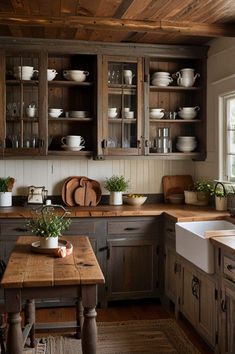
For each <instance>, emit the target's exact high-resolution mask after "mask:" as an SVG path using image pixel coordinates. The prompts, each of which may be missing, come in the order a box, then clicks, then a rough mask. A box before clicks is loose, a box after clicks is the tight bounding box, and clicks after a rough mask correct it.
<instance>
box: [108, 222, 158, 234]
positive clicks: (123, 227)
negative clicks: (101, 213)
mask: <svg viewBox="0 0 235 354" xmlns="http://www.w3.org/2000/svg"><path fill="white" fill-rule="evenodd" d="M107 232H108V235H135V234H144V233H148V234H150V233H151V234H154V233H157V232H159V230H158V223H157V222H155V221H153V220H139V221H134V220H133V221H123V220H121V221H120V220H119V221H108V223H107Z"/></svg>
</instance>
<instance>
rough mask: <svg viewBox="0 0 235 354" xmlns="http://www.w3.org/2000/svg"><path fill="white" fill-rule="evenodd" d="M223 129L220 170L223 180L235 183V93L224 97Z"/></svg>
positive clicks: (221, 133)
mask: <svg viewBox="0 0 235 354" xmlns="http://www.w3.org/2000/svg"><path fill="white" fill-rule="evenodd" d="M221 113H222V118H223V128H222V127H221V128H222V129H220V135H219V138H220V142H221V146H220V151H221V154H220V167H221V168H220V170H222V171H221V173H220V174H221V177H222V179H223V180H227V181H229V182H235V92H233V93H231V94H229V95H226V96H223V97H222V110H221Z"/></svg>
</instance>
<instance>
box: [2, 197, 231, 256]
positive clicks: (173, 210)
mask: <svg viewBox="0 0 235 354" xmlns="http://www.w3.org/2000/svg"><path fill="white" fill-rule="evenodd" d="M66 209H67V210H68V211H69V212H70V214H69V217H70V218H88V217H94V218H99V217H131V216H135V217H136V216H137V217H138V216H139V217H141V216H160V215H163V216H166V217H167V218H169V219H171V220H172V221H174V222H184V221H185V222H186V221H203V220H223V219H225V220H228V221H230V222H232V223H235V219H234V218H232V217H231V216H230V215H229V212H218V211H216V210H214V209H212V208H211V207H197V206H190V205H173V204H144V205H142V206H130V205H120V206H112V205H97V206H96V207H67V208H66ZM32 212H33V210H32V209H31V208H27V207H23V206H13V207H7V208H5V207H4V208H0V219H8V218H9V219H12V218H16V219H17V218H23V219H28V218H30V217H31V216H32ZM227 237H228V236H222V237H216V238H215V237H212V238H211V242H212V243H213V245H214V246H215V247H221V248H223V249H225V250H226V251H229V252H230V253H231V252H232V253H233V252H235V241H234V247H231V243H230V246H229V245H228V244H226V241H225V240H224V239H226V238H227ZM233 237H234V240H235V236H233ZM227 241H228V238H227Z"/></svg>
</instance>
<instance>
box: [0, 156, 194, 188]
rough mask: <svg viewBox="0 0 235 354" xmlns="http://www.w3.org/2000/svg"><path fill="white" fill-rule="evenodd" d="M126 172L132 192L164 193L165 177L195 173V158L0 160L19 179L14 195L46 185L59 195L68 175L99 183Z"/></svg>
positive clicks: (0, 171) (1, 168)
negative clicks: (28, 188) (30, 187)
mask: <svg viewBox="0 0 235 354" xmlns="http://www.w3.org/2000/svg"><path fill="white" fill-rule="evenodd" d="M113 174H115V175H123V176H125V177H126V178H127V179H128V180H129V181H130V188H129V192H133V193H161V192H162V176H164V175H175V174H191V175H192V176H193V175H194V163H193V162H192V161H189V160H187V161H168V160H167V161H163V160H153V159H151V160H150V159H149V160H135V159H133V160H107V161H93V160H77V161H76V160H35V159H34V160H6V161H0V176H12V177H14V178H15V179H16V183H15V186H14V189H13V195H27V187H28V186H30V185H34V186H45V187H46V189H48V193H49V195H60V194H61V189H62V185H63V182H64V180H65V179H66V178H68V177H69V176H87V177H89V178H92V179H95V180H97V181H98V182H100V184H101V186H102V192H103V194H108V192H107V191H106V190H105V189H104V188H103V185H104V181H105V178H106V177H110V176H112V175H113Z"/></svg>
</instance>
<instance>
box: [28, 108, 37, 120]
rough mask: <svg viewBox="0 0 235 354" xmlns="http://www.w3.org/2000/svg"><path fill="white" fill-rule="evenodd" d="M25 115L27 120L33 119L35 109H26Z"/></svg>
mask: <svg viewBox="0 0 235 354" xmlns="http://www.w3.org/2000/svg"><path fill="white" fill-rule="evenodd" d="M26 114H27V117H29V118H34V117H35V115H36V107H27V108H26Z"/></svg>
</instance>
